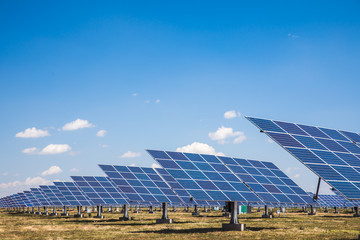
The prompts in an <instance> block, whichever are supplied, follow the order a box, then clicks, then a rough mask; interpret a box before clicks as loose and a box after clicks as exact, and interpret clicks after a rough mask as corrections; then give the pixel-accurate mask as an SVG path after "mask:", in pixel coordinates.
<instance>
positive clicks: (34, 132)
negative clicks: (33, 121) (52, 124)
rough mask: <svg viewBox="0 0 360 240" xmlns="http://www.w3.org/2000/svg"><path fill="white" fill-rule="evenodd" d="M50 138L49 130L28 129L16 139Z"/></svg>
mask: <svg viewBox="0 0 360 240" xmlns="http://www.w3.org/2000/svg"><path fill="white" fill-rule="evenodd" d="M47 136H50V134H49V132H48V131H47V130H41V129H36V128H35V127H33V128H27V129H25V130H24V131H22V132H18V133H17V134H16V135H15V137H18V138H41V137H47Z"/></svg>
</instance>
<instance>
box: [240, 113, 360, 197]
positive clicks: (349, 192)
mask: <svg viewBox="0 0 360 240" xmlns="http://www.w3.org/2000/svg"><path fill="white" fill-rule="evenodd" d="M247 119H248V120H249V121H251V122H252V123H253V124H254V125H256V126H257V127H258V128H259V129H260V130H262V131H263V132H265V133H266V134H267V135H268V136H269V137H270V138H272V139H273V140H274V141H276V142H277V143H278V144H280V145H281V146H282V147H283V148H285V149H286V150H287V151H288V152H289V153H291V154H292V155H293V156H294V157H295V158H297V159H298V160H300V161H301V162H302V163H303V164H305V165H306V166H307V167H308V168H310V169H311V170H312V171H313V172H315V173H316V174H317V175H318V176H319V177H321V178H322V179H323V180H324V181H326V182H328V183H329V184H330V185H332V186H333V187H335V188H336V189H337V190H338V191H339V192H341V194H343V195H344V196H345V197H347V198H348V199H360V172H359V171H358V169H357V168H359V167H360V147H359V146H358V144H359V143H360V135H359V134H357V133H352V132H347V131H337V130H334V129H328V128H319V127H314V126H307V125H301V124H295V123H284V122H279V121H272V120H267V119H258V118H253V117H247ZM269 126H270V127H269ZM295 126H296V127H295ZM279 129H280V130H279ZM299 129H301V130H303V131H304V132H306V134H308V136H304V133H303V132H301V131H299Z"/></svg>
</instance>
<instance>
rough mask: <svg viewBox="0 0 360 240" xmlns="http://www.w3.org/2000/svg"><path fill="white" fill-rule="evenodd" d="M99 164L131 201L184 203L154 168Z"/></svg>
mask: <svg viewBox="0 0 360 240" xmlns="http://www.w3.org/2000/svg"><path fill="white" fill-rule="evenodd" d="M99 166H100V168H101V169H102V170H103V171H104V172H105V173H106V175H107V176H108V177H109V178H110V179H111V181H113V183H114V184H115V185H116V186H117V187H118V188H119V189H120V190H121V191H122V192H123V193H124V194H125V196H126V197H127V198H128V199H129V200H130V201H139V202H146V203H162V202H167V203H182V204H183V203H184V202H183V201H182V200H181V199H180V198H179V196H178V195H177V194H176V193H175V192H174V191H173V190H172V189H171V188H170V187H169V185H168V184H167V183H166V182H165V181H164V180H163V179H162V178H161V177H160V175H159V174H158V173H156V172H155V170H154V169H152V168H141V167H131V166H113V165H99Z"/></svg>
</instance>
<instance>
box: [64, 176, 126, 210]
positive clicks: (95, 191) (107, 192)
mask: <svg viewBox="0 0 360 240" xmlns="http://www.w3.org/2000/svg"><path fill="white" fill-rule="evenodd" d="M71 178H72V179H73V180H74V182H75V183H76V185H77V186H78V187H79V188H80V190H81V191H83V192H84V193H85V195H86V196H87V197H88V198H89V199H90V200H91V201H92V202H93V203H95V204H96V205H99V206H115V205H123V204H129V202H128V201H127V200H126V199H125V197H124V195H123V194H122V192H121V191H120V190H119V189H118V188H117V187H116V186H115V185H113V183H112V182H111V181H110V180H109V179H108V178H106V177H79V176H72V177H71Z"/></svg>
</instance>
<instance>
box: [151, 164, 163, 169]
mask: <svg viewBox="0 0 360 240" xmlns="http://www.w3.org/2000/svg"><path fill="white" fill-rule="evenodd" d="M151 167H152V168H161V166H160V165H159V164H157V163H153V164H151Z"/></svg>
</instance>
